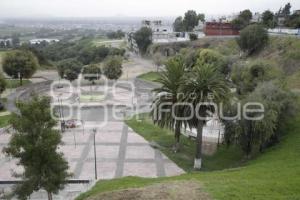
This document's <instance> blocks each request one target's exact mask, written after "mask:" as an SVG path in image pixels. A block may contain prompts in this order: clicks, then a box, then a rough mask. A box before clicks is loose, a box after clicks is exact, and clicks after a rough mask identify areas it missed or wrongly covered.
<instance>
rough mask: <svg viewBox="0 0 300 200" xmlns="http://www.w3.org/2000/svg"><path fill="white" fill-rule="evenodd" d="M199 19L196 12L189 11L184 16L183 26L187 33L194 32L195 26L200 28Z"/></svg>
mask: <svg viewBox="0 0 300 200" xmlns="http://www.w3.org/2000/svg"><path fill="white" fill-rule="evenodd" d="M198 23H199V17H198V15H197V13H196V11H194V10H189V11H187V12H186V13H185V14H184V19H183V25H184V28H185V31H188V32H189V31H192V30H193V29H194V28H195V26H198Z"/></svg>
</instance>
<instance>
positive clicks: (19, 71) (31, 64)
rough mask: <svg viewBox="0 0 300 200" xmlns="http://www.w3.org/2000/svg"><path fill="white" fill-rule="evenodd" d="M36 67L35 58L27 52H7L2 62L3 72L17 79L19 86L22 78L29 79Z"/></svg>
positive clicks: (37, 65)
mask: <svg viewBox="0 0 300 200" xmlns="http://www.w3.org/2000/svg"><path fill="white" fill-rule="evenodd" d="M38 67H39V64H38V61H37V58H36V57H35V56H34V55H33V54H32V53H31V52H29V51H21V50H15V51H12V52H8V53H7V54H6V55H5V57H4V60H3V70H4V72H5V73H6V74H7V75H9V76H11V77H13V78H19V79H20V85H22V80H23V78H31V77H32V75H33V74H34V73H35V72H36V70H37V68H38Z"/></svg>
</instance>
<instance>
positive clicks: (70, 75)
mask: <svg viewBox="0 0 300 200" xmlns="http://www.w3.org/2000/svg"><path fill="white" fill-rule="evenodd" d="M81 69H82V63H81V62H79V61H78V60H77V59H72V58H71V59H66V60H62V61H61V62H59V63H58V65H57V71H58V75H59V76H60V78H66V79H67V80H70V81H73V80H76V79H77V78H78V75H79V74H80V72H81Z"/></svg>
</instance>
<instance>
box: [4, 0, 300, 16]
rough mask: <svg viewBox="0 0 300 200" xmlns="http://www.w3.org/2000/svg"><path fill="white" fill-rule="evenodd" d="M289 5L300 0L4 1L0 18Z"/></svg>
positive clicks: (221, 11) (218, 11)
mask: <svg viewBox="0 0 300 200" xmlns="http://www.w3.org/2000/svg"><path fill="white" fill-rule="evenodd" d="M288 2H290V3H291V5H292V9H291V10H297V9H300V1H299V0H290V1H283V0H252V1H246V0H227V1H225V0H222V1H220V0H209V1H201V0H185V1H183V0H163V1H162V0H151V1H145V0H65V1H62V0H1V1H0V18H20V17H27V18H34V17H37V18H39V17H42V18H47V17H175V16H181V15H183V14H184V12H186V11H187V10H195V11H197V12H199V13H205V14H206V15H208V16H213V15H230V14H233V13H237V12H239V11H241V10H244V9H250V10H251V11H252V12H262V11H264V10H268V9H269V10H272V11H277V10H279V8H280V7H282V6H284V5H285V4H286V3H288Z"/></svg>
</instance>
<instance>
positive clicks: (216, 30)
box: [204, 22, 239, 36]
mask: <svg viewBox="0 0 300 200" xmlns="http://www.w3.org/2000/svg"><path fill="white" fill-rule="evenodd" d="M204 33H205V35H208V36H209V35H215V36H217V35H239V31H238V30H237V29H235V28H233V26H232V25H231V24H230V23H220V22H207V23H206V24H205V27H204Z"/></svg>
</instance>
